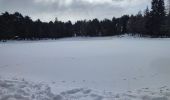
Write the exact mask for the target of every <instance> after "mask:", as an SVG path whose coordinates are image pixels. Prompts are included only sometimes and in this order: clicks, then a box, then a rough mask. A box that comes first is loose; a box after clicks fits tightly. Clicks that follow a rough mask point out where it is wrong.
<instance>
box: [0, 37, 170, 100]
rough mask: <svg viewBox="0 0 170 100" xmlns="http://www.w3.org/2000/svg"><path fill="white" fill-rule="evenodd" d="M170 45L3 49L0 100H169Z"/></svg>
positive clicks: (28, 44) (85, 41) (33, 44)
mask: <svg viewBox="0 0 170 100" xmlns="http://www.w3.org/2000/svg"><path fill="white" fill-rule="evenodd" d="M169 50H170V39H149V38H131V37H128V38H116V37H104V38H66V39H59V40H41V41H8V42H5V43H3V42H1V43H0V77H1V78H0V100H170V52H169Z"/></svg>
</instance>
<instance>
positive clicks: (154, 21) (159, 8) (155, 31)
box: [149, 0, 165, 36]
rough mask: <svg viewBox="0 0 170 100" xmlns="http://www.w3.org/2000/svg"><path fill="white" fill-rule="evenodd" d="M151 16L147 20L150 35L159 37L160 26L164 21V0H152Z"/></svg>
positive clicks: (160, 33)
mask: <svg viewBox="0 0 170 100" xmlns="http://www.w3.org/2000/svg"><path fill="white" fill-rule="evenodd" d="M151 9H152V10H151V14H150V19H149V23H150V24H149V25H151V26H150V28H149V30H150V33H151V35H152V36H161V35H163V34H162V30H161V28H162V25H163V24H164V19H165V5H164V0H152V7H151Z"/></svg>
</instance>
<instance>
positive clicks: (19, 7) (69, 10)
mask: <svg viewBox="0 0 170 100" xmlns="http://www.w3.org/2000/svg"><path fill="white" fill-rule="evenodd" d="M150 2H151V0H0V12H1V13H2V12H4V11H8V12H10V13H13V12H15V11H18V12H20V13H22V14H23V15H28V16H30V17H31V18H32V19H33V20H36V19H38V18H39V19H41V20H42V21H50V20H52V21H54V19H55V17H57V18H58V20H62V21H68V20H71V21H73V22H74V21H75V20H81V19H93V18H98V19H104V18H109V19H110V18H112V17H113V16H115V17H120V16H121V15H124V14H136V13H137V12H138V11H139V10H143V9H145V8H146V6H147V5H148V6H150Z"/></svg>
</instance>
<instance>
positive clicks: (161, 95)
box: [0, 79, 170, 100]
mask: <svg viewBox="0 0 170 100" xmlns="http://www.w3.org/2000/svg"><path fill="white" fill-rule="evenodd" d="M53 88H55V87H53ZM60 91H61V90H60ZM169 99H170V90H169V89H168V87H167V86H164V87H161V88H160V90H159V91H152V90H150V89H149V88H143V89H139V90H136V91H127V92H126V93H117V94H113V93H112V92H107V91H97V90H93V89H87V88H73V89H70V90H65V91H62V92H58V93H56V94H54V93H53V92H52V91H51V87H50V86H48V85H47V84H44V83H39V84H35V83H33V82H27V81H25V80H19V79H10V80H3V79H0V100H169Z"/></svg>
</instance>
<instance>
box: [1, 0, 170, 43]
mask: <svg viewBox="0 0 170 100" xmlns="http://www.w3.org/2000/svg"><path fill="white" fill-rule="evenodd" d="M125 33H126V34H131V35H139V36H147V37H170V10H169V11H167V12H166V9H165V4H164V0H152V2H151V8H148V7H147V8H146V9H145V11H144V12H141V11H139V13H138V14H136V15H123V16H122V17H119V18H115V17H113V18H112V19H111V20H110V19H104V20H100V21H99V20H98V19H97V18H95V19H93V20H80V21H76V22H75V23H74V24H73V23H72V22H71V21H67V22H62V21H58V20H57V18H56V19H55V21H54V22H52V21H50V22H42V21H41V20H39V19H38V20H36V21H33V20H32V19H31V18H30V17H29V16H23V15H22V14H20V13H19V12H15V13H14V14H10V13H8V12H4V13H2V14H1V15H0V40H7V39H31V40H34V39H43V38H52V39H56V38H62V37H73V36H89V37H96V36H114V35H121V34H125Z"/></svg>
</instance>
